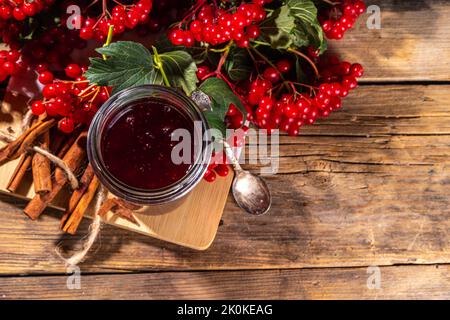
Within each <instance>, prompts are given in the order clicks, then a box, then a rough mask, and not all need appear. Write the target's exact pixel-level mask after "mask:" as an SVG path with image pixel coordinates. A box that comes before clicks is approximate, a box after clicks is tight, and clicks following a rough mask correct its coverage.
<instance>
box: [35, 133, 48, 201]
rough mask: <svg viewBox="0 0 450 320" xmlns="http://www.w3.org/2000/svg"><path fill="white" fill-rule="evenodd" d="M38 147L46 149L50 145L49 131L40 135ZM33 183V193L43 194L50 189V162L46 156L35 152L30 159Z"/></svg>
mask: <svg viewBox="0 0 450 320" xmlns="http://www.w3.org/2000/svg"><path fill="white" fill-rule="evenodd" d="M41 139H42V142H41V144H40V147H41V148H43V149H45V150H48V149H49V146H50V132H49V131H47V132H45V133H44V134H43V135H42V138H41ZM31 167H32V171H33V183H34V191H35V193H39V194H45V193H48V192H50V191H51V190H52V178H51V163H50V160H49V159H48V158H47V157H44V156H43V155H41V154H40V153H35V154H34V155H33V160H32V164H31Z"/></svg>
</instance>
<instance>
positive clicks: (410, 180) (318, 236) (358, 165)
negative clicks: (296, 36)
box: [0, 86, 450, 274]
mask: <svg viewBox="0 0 450 320" xmlns="http://www.w3.org/2000/svg"><path fill="white" fill-rule="evenodd" d="M406 95H407V96H408V99H406V98H405V96H406ZM446 97H447V93H446V91H445V90H442V86H408V87H404V86H386V87H384V86H383V87H381V86H365V87H361V88H360V90H359V91H358V92H357V93H356V94H355V95H353V96H352V97H351V98H350V99H349V100H350V101H349V102H348V104H347V106H346V109H345V111H343V112H341V113H336V114H334V115H333V116H331V117H330V118H329V119H326V120H324V121H323V122H322V121H320V122H319V123H318V124H317V125H316V126H315V127H314V126H313V127H311V128H308V129H306V130H305V131H304V134H303V135H302V136H301V137H298V138H291V137H282V138H281V146H280V155H281V158H280V169H279V171H280V173H279V174H278V175H276V176H271V177H268V183H269V185H270V188H271V190H272V192H273V196H274V202H273V209H272V211H271V212H270V214H269V215H267V216H263V217H252V216H248V215H245V214H244V213H243V212H242V211H240V210H239V209H238V208H237V207H236V205H235V204H234V202H233V200H232V199H231V198H229V200H228V203H227V206H226V209H225V214H224V216H223V223H222V226H220V227H219V232H218V235H217V238H216V240H215V242H214V243H213V245H212V246H211V248H210V249H208V250H207V251H205V252H193V251H191V250H188V249H182V248H179V247H177V246H173V245H169V244H166V243H163V242H160V241H157V240H153V239H148V238H146V237H143V236H139V235H136V234H133V233H130V232H126V231H122V230H118V229H116V228H111V227H108V226H105V227H104V229H103V230H102V233H101V238H100V241H99V242H98V244H97V246H96V248H95V250H94V251H93V253H92V254H91V255H90V258H89V259H88V260H87V261H86V263H85V264H83V266H82V269H83V271H84V272H126V271H136V270H139V271H143V270H144V271H145V270H213V269H267V268H300V267H330V266H341V267H342V266H347V267H350V266H367V265H372V264H376V265H392V264H398V263H405V264H421V263H448V262H450V261H449V254H448V253H449V248H450V238H449V235H448V230H449V229H450V219H449V218H450V210H449V209H448V208H449V207H450V203H449V202H450V199H449V198H448V185H449V183H450V171H449V170H448V168H449V154H450V135H448V129H446V127H447V126H448V121H447V120H446V119H448V117H449V116H450V108H449V102H448V101H447V100H446ZM345 118H347V120H348V121H347V122H350V123H352V125H338V124H335V122H336V123H339V124H342V123H343V122H344V120H345ZM321 127H323V131H321V130H320V128H321ZM345 128H347V129H348V133H346V130H345ZM355 128H358V129H355ZM250 168H251V169H253V170H256V169H257V166H251V167H250ZM1 206H2V208H1V211H2V212H3V214H2V215H0V234H1V235H2V241H1V242H0V273H2V274H17V273H42V274H43V273H48V272H64V271H65V269H64V266H63V265H62V264H60V262H59V260H58V258H57V257H56V255H55V254H54V251H53V248H54V245H55V244H57V243H58V242H59V241H60V237H61V236H60V235H59V234H58V233H57V231H56V230H57V225H58V221H57V218H56V217H55V215H45V216H43V218H42V220H41V221H39V222H37V223H33V222H31V221H28V220H27V219H26V218H25V217H24V216H23V215H22V214H21V213H20V210H18V209H16V208H15V207H14V206H13V205H10V204H1ZM86 227H87V222H84V223H83V224H82V227H81V230H80V234H84V231H85V230H86ZM64 238H65V237H64ZM76 239H77V238H70V239H65V241H64V243H65V244H66V245H68V246H69V247H70V246H71V245H72V244H74V242H75V241H76Z"/></svg>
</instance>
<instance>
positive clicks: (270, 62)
mask: <svg viewBox="0 0 450 320" xmlns="http://www.w3.org/2000/svg"><path fill="white" fill-rule="evenodd" d="M250 48H251V49H252V50H253V51H255V53H256V54H257V55H258V56H260V57H261V59H263V60H264V61H265V62H266V63H267V64H268V65H269V66H271V67H272V68H274V69H275V70H276V71H277V72H278V74H279V75H280V78H281V80H283V81H285V80H284V77H283V74H282V73H281V72H280V70H278V68H277V66H276V65H274V64H273V63H272V61H270V60H269V59H267V57H266V56H265V55H263V54H262V53H261V52H259V50H258V49H256V48H255V47H254V46H250Z"/></svg>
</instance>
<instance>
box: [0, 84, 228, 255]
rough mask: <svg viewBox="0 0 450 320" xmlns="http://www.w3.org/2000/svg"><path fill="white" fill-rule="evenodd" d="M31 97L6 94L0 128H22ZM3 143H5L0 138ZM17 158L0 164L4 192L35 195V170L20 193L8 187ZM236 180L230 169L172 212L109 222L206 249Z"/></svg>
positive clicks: (59, 204)
mask: <svg viewBox="0 0 450 320" xmlns="http://www.w3.org/2000/svg"><path fill="white" fill-rule="evenodd" d="M28 100H29V99H28V98H26V97H24V96H23V95H19V94H13V93H10V92H7V93H6V94H5V97H4V101H3V103H2V106H1V112H0V130H3V131H5V130H7V129H8V128H9V127H10V128H12V129H13V130H15V131H16V132H17V131H18V130H19V128H20V125H21V121H22V117H23V114H24V112H25V110H26V108H27V104H28ZM0 145H3V143H2V142H0ZM17 162H18V160H16V161H11V162H9V163H7V164H5V165H3V166H1V167H0V192H2V193H8V194H10V195H11V196H18V197H27V198H32V197H33V196H34V190H33V185H32V181H31V172H30V174H29V177H28V178H27V179H24V181H23V183H22V185H21V187H20V190H18V192H17V194H12V193H10V192H8V191H7V190H6V186H7V184H8V181H9V178H10V177H11V174H12V173H13V171H14V169H15V167H16V165H17ZM232 180H233V174H232V171H231V170H230V174H229V175H228V176H227V177H225V178H222V177H218V178H217V180H216V181H215V182H213V183H208V182H206V181H202V182H200V184H199V185H198V186H197V187H196V188H195V189H194V190H193V191H192V192H191V193H190V194H189V195H188V196H187V197H186V199H185V201H183V203H182V204H180V205H179V206H178V207H176V208H173V209H171V210H169V211H168V212H158V211H157V210H156V209H151V208H150V207H148V208H146V209H145V210H143V211H142V212H138V213H135V218H136V220H137V221H138V222H139V224H140V226H137V225H135V224H133V223H131V222H129V221H127V220H125V219H123V218H120V217H116V216H113V214H112V213H109V214H108V215H107V217H106V218H105V222H106V223H108V224H111V225H114V226H116V227H119V228H124V229H127V230H130V231H134V232H138V233H141V234H144V235H147V236H150V237H154V238H158V239H161V240H164V241H168V242H171V243H175V244H178V245H181V246H185V247H189V248H192V249H196V250H205V249H207V248H208V247H209V246H210V245H211V243H212V242H213V240H214V238H215V235H216V233H217V228H218V226H219V222H220V219H221V217H222V213H223V210H224V207H225V203H226V200H227V197H228V193H229V190H230V186H231V183H232ZM67 197H68V192H65V194H63V195H62V196H61V197H59V198H58V199H55V201H54V203H52V207H54V208H57V209H60V210H62V211H63V210H64V208H65V204H66V201H67ZM92 211H93V210H92V208H90V209H89V210H88V212H87V215H88V216H89V215H90V216H92V213H93V212H92ZM36 228H39V221H37V222H36ZM55 232H56V230H55Z"/></svg>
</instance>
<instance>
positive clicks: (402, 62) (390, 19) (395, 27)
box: [330, 0, 450, 81]
mask: <svg viewBox="0 0 450 320" xmlns="http://www.w3.org/2000/svg"><path fill="white" fill-rule="evenodd" d="M365 3H366V4H367V5H368V6H370V5H376V6H379V8H380V10H381V29H368V28H367V19H368V18H369V17H370V14H365V15H363V16H362V17H361V18H360V20H359V22H358V24H357V26H356V27H355V29H353V30H351V31H349V32H347V33H346V34H345V37H344V40H342V41H330V48H331V49H332V50H334V51H335V52H337V53H338V54H339V55H340V56H341V58H344V59H346V60H348V61H351V62H360V63H362V64H363V65H364V67H365V68H366V74H365V76H364V78H363V81H430V80H433V81H449V80H450V37H449V36H448V33H449V30H450V19H449V16H450V5H449V2H448V1H446V0H415V1H401V0H384V1H378V0H366V1H365Z"/></svg>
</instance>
